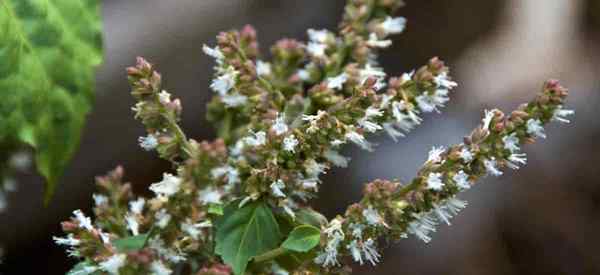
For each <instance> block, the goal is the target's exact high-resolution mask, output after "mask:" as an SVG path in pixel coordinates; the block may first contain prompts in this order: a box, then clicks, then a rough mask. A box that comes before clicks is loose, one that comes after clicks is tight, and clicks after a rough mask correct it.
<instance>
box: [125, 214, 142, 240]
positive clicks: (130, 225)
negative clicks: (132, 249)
mask: <svg viewBox="0 0 600 275" xmlns="http://www.w3.org/2000/svg"><path fill="white" fill-rule="evenodd" d="M125 222H126V223H127V229H129V231H131V234H133V235H134V236H137V235H139V234H140V231H139V228H140V224H139V223H138V221H137V219H136V218H135V216H134V215H129V214H128V215H126V216H125Z"/></svg>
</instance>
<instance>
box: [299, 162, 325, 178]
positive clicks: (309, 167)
mask: <svg viewBox="0 0 600 275" xmlns="http://www.w3.org/2000/svg"><path fill="white" fill-rule="evenodd" d="M325 169H327V165H325V164H322V163H318V162H317V161H315V160H314V159H308V160H306V161H305V162H304V170H305V171H306V175H307V176H308V177H309V178H318V177H319V175H320V174H323V173H325Z"/></svg>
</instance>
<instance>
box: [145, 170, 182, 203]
mask: <svg viewBox="0 0 600 275" xmlns="http://www.w3.org/2000/svg"><path fill="white" fill-rule="evenodd" d="M180 187H181V179H180V178H178V177H176V176H174V175H172V174H169V173H163V179H162V181H160V182H157V183H153V184H152V185H150V190H151V191H152V192H154V193H155V194H156V195H157V196H159V197H167V198H168V197H170V196H172V195H174V194H175V193H177V192H179V189H180Z"/></svg>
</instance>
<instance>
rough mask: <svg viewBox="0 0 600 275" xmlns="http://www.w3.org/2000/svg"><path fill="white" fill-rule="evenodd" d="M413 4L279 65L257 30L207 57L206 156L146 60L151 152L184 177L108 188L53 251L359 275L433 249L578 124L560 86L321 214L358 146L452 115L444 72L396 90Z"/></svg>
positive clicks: (108, 259)
mask: <svg viewBox="0 0 600 275" xmlns="http://www.w3.org/2000/svg"><path fill="white" fill-rule="evenodd" d="M402 5H403V3H402V1H399V0H350V1H348V4H347V6H346V8H345V13H344V16H343V19H342V22H341V23H340V28H339V31H338V32H337V33H334V32H330V31H327V30H312V29H311V30H308V36H309V41H308V43H302V42H299V41H296V40H293V39H283V40H280V41H279V42H277V43H276V44H275V45H274V46H273V47H272V48H271V53H272V57H273V58H272V60H271V61H270V62H267V61H264V60H261V59H259V50H258V43H257V40H256V32H255V30H254V29H253V28H252V27H250V26H246V27H244V28H243V29H242V30H241V31H229V32H223V33H220V34H219V35H218V36H217V42H218V44H217V46H215V47H208V46H204V47H203V50H204V52H205V53H206V54H207V55H209V56H211V57H213V58H214V59H215V60H216V66H215V79H214V80H213V81H212V84H211V85H210V88H211V89H212V90H213V91H215V92H216V95H215V97H213V99H212V101H211V102H210V103H209V111H208V117H209V120H211V121H212V122H214V123H215V125H216V126H217V129H218V134H219V138H218V139H216V140H214V141H211V142H209V141H204V142H197V141H195V140H193V139H190V138H188V137H186V135H185V133H184V132H183V131H182V130H181V128H180V127H179V126H178V122H179V119H180V114H181V112H182V105H181V102H180V101H179V100H178V99H172V98H171V97H172V95H171V94H170V93H168V92H167V91H165V90H162V88H161V76H160V74H159V73H158V72H157V71H156V69H155V67H154V66H153V65H152V64H150V63H148V62H147V61H146V60H144V59H142V58H138V60H137V64H136V66H135V67H131V68H128V69H127V73H128V77H129V80H130V83H131V85H132V92H131V93H132V95H133V96H134V97H135V98H136V100H137V101H138V102H137V104H136V105H135V107H134V108H133V111H134V112H135V117H136V118H137V119H138V120H140V121H141V122H142V123H143V124H144V125H145V126H146V129H147V135H145V136H143V137H141V138H140V139H139V141H140V145H141V147H142V148H143V149H145V150H148V151H156V152H157V153H158V155H159V156H160V157H161V158H163V159H166V160H168V161H170V162H171V163H172V165H173V168H174V171H173V172H172V173H165V174H164V175H163V179H162V180H161V181H159V182H157V183H153V184H152V185H150V190H151V191H152V192H153V193H154V195H155V196H154V197H152V198H143V197H136V196H134V195H133V194H132V191H131V186H130V185H129V184H128V183H123V169H122V168H117V169H116V170H115V171H113V172H111V173H110V174H109V175H107V176H105V177H99V178H98V179H97V184H98V186H99V187H100V193H98V194H95V195H94V201H95V208H94V213H95V215H96V220H95V222H92V220H91V219H90V218H88V217H86V216H85V215H84V214H83V213H82V212H81V211H79V210H77V211H75V212H74V217H73V218H71V219H70V220H69V221H65V222H63V223H62V227H63V229H64V231H65V232H66V233H67V236H66V237H64V238H62V237H60V238H59V237H55V241H56V242H57V243H58V244H61V245H66V246H67V247H68V251H69V254H70V255H71V256H73V257H77V258H80V259H82V261H81V263H80V264H78V265H77V266H76V267H75V268H74V269H73V270H72V271H71V274H92V273H109V274H150V273H151V274H202V275H208V274H290V273H292V274H347V273H350V268H349V264H350V263H351V262H352V261H354V262H357V263H358V264H365V263H369V264H373V265H375V264H376V263H378V262H379V261H381V259H382V256H381V254H380V252H379V251H380V247H382V246H383V245H385V244H387V243H390V242H393V241H397V240H401V239H403V238H407V237H409V236H410V235H414V236H416V237H417V238H419V239H421V240H423V241H425V242H429V241H430V240H431V233H432V232H434V231H435V230H436V226H437V225H438V224H439V223H446V224H450V219H451V218H452V217H453V216H454V215H456V214H457V213H458V212H459V211H460V210H461V209H463V208H464V207H465V206H466V205H467V203H466V202H464V201H462V200H460V199H458V198H456V196H457V194H458V193H460V192H461V191H464V190H467V189H469V188H471V187H472V186H473V185H474V184H475V183H476V182H477V180H478V179H480V178H482V177H484V176H486V175H493V176H500V175H502V173H503V172H502V169H503V168H505V167H508V168H512V169H518V168H519V166H521V165H524V164H525V163H526V156H525V154H524V153H522V152H521V146H522V145H523V144H526V143H533V142H534V141H535V140H536V139H537V138H545V137H546V134H545V132H544V128H543V127H544V125H545V124H546V123H548V122H550V121H553V120H556V121H561V122H568V120H567V119H566V116H568V115H570V114H572V113H573V111H570V110H566V109H563V107H562V104H563V101H564V99H565V97H566V96H567V90H566V89H565V88H563V87H562V86H560V85H559V83H558V82H556V81H553V80H551V81H547V82H546V83H545V84H544V86H543V88H542V90H541V92H540V93H539V94H538V95H537V96H536V97H535V98H534V99H533V100H532V101H531V102H529V103H527V104H523V105H521V106H519V108H518V109H517V110H515V111H513V112H512V113H510V114H508V115H505V114H504V113H503V112H502V111H500V110H496V109H494V110H491V111H487V110H486V111H485V117H484V119H483V120H482V123H481V124H480V125H479V126H478V127H477V128H476V129H475V130H473V132H472V133H470V134H469V135H468V136H466V137H465V138H464V142H463V143H461V144H458V145H454V146H451V147H449V148H444V147H434V148H433V149H432V150H431V151H430V152H429V157H428V159H427V161H426V162H425V163H424V164H423V166H422V167H421V168H420V170H419V171H418V172H417V176H416V177H415V178H414V179H413V180H411V181H410V182H409V183H407V184H402V183H400V182H398V181H388V180H375V181H373V182H370V183H368V184H366V185H365V188H364V195H363V198H362V199H361V200H360V202H358V203H355V204H353V205H351V206H349V207H348V209H347V211H346V213H345V214H344V215H338V216H336V217H335V218H333V219H331V220H327V219H326V218H325V217H324V216H322V215H321V214H320V213H318V212H317V211H315V210H313V209H312V208H310V206H309V202H310V200H311V199H312V198H314V197H315V196H317V194H318V189H319V185H320V184H321V181H320V180H319V176H320V175H321V174H323V173H325V172H326V171H327V170H328V169H329V168H330V167H332V166H340V167H345V166H346V165H347V163H348V161H349V159H348V158H346V157H344V156H343V155H341V154H340V152H339V151H340V149H341V148H342V147H343V145H344V144H346V143H353V144H355V145H357V146H359V147H361V148H362V149H365V150H367V151H371V150H372V149H373V145H372V144H371V143H370V142H369V141H367V135H370V134H376V133H379V132H386V133H387V134H388V135H390V136H391V138H393V139H394V140H397V139H398V138H400V137H403V136H404V135H405V134H407V133H408V132H409V131H410V130H411V129H413V128H414V127H416V126H418V125H419V124H421V123H422V118H421V117H420V115H421V114H423V113H430V112H440V109H441V108H442V107H444V105H445V104H446V103H447V102H448V100H449V94H450V91H451V90H452V89H454V88H455V87H456V86H457V84H456V83H455V82H454V81H452V80H451V78H450V76H449V69H448V68H447V67H446V66H445V65H444V63H443V62H442V61H441V60H439V59H438V58H432V59H431V60H430V61H429V62H428V63H427V64H426V65H425V66H423V67H421V68H419V69H418V70H416V71H413V72H411V73H405V74H403V75H402V76H400V77H392V78H389V79H388V78H387V77H386V73H385V72H384V71H383V70H382V69H381V68H380V67H378V65H377V61H376V57H377V52H378V50H380V49H381V48H386V47H389V46H390V45H391V43H392V42H391V40H389V39H388V36H389V35H391V34H396V33H400V32H402V31H403V30H404V27H405V23H406V20H405V19H404V18H402V17H392V14H393V13H394V12H395V11H396V10H397V9H398V8H400V7H401V6H402Z"/></svg>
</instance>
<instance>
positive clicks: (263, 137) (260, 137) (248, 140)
mask: <svg viewBox="0 0 600 275" xmlns="http://www.w3.org/2000/svg"><path fill="white" fill-rule="evenodd" d="M243 141H244V143H245V144H246V145H248V146H252V147H258V146H262V145H264V144H265V143H266V142H267V134H266V133H265V132H263V131H259V132H256V133H253V132H250V136H247V137H245V138H244V139H243Z"/></svg>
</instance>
